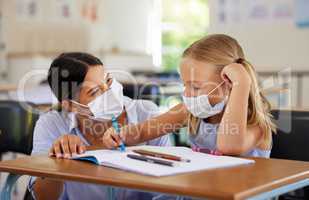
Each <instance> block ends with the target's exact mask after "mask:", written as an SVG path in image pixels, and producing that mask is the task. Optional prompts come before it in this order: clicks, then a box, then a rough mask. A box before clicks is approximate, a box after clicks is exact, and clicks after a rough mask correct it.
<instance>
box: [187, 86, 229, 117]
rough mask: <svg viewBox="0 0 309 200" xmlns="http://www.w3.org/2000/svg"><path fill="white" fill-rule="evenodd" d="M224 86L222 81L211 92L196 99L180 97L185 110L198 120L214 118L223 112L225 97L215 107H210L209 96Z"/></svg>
mask: <svg viewBox="0 0 309 200" xmlns="http://www.w3.org/2000/svg"><path fill="white" fill-rule="evenodd" d="M223 84H224V81H222V82H221V83H220V84H219V85H218V86H217V87H215V88H214V89H213V90H211V91H210V92H209V93H208V94H207V95H200V96H196V97H186V96H184V95H183V96H182V98H183V101H184V104H185V106H186V107H187V109H188V110H189V111H190V112H191V113H192V115H193V116H195V117H198V118H208V117H211V116H214V115H216V114H218V113H220V112H222V111H223V109H224V107H225V104H226V101H227V97H226V98H225V99H224V100H222V101H221V102H219V103H217V104H216V105H214V106H212V105H211V104H210V102H209V95H210V94H211V93H213V92H214V91H215V90H216V89H218V88H219V87H220V86H221V85H223Z"/></svg>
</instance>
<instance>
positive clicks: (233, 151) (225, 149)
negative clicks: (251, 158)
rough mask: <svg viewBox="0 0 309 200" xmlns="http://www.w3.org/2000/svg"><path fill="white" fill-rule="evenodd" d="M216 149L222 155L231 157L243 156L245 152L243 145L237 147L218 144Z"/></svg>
mask: <svg viewBox="0 0 309 200" xmlns="http://www.w3.org/2000/svg"><path fill="white" fill-rule="evenodd" d="M217 149H218V151H219V152H221V153H222V154H224V155H232V156H240V155H242V154H244V153H245V151H246V149H245V148H244V145H242V144H237V145H225V144H218V145H217Z"/></svg>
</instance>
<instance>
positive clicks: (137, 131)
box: [102, 104, 188, 148]
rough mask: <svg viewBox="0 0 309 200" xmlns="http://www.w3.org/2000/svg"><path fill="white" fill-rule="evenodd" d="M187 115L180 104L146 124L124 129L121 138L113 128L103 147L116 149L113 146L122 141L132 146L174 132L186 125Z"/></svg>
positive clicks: (107, 135)
mask: <svg viewBox="0 0 309 200" xmlns="http://www.w3.org/2000/svg"><path fill="white" fill-rule="evenodd" d="M187 115H188V113H187V109H186V108H185V106H184V105H183V104H178V105H176V106H175V107H173V108H172V109H170V110H169V111H168V112H166V113H164V114H162V115H159V116H157V117H154V118H152V119H149V120H146V121H145V122H142V123H138V124H130V125H128V126H125V127H122V128H121V130H120V131H121V132H120V137H119V135H118V134H117V133H116V132H115V130H114V129H113V128H110V129H108V130H107V131H106V132H105V133H104V136H103V138H102V142H103V146H104V147H106V148H114V147H115V146H113V144H114V145H115V144H116V145H117V146H118V145H120V143H121V140H122V141H124V142H125V144H126V145H129V146H131V145H136V144H139V143H142V142H145V141H148V140H152V139H154V138H157V137H160V136H162V135H165V134H168V133H171V132H174V131H176V130H178V129H180V128H182V127H183V126H185V125H186V118H187ZM115 142H116V143H115Z"/></svg>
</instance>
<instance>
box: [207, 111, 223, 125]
mask: <svg viewBox="0 0 309 200" xmlns="http://www.w3.org/2000/svg"><path fill="white" fill-rule="evenodd" d="M223 113H224V112H221V113H219V114H217V115H214V116H212V117H208V118H206V119H204V120H203V121H204V122H206V123H209V124H219V123H220V122H221V119H222V117H223Z"/></svg>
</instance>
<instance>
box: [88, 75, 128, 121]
mask: <svg viewBox="0 0 309 200" xmlns="http://www.w3.org/2000/svg"><path fill="white" fill-rule="evenodd" d="M88 106H89V109H90V111H91V112H92V113H93V115H94V117H95V118H99V119H104V120H111V119H112V117H116V118H117V117H118V116H119V115H120V114H121V113H122V112H123V107H124V103H123V87H122V85H121V84H120V83H119V82H118V81H116V80H115V79H113V82H112V84H111V86H110V88H109V89H108V90H107V91H105V92H104V93H103V94H101V95H100V96H98V97H97V98H95V99H94V100H92V101H91V102H90V103H88Z"/></svg>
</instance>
